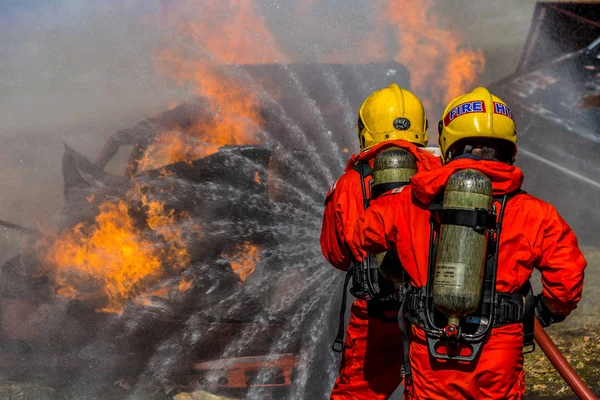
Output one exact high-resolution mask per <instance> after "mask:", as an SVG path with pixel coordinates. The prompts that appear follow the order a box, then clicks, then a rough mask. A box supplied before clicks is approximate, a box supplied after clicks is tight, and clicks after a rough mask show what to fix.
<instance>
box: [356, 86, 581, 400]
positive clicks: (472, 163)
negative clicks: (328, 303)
mask: <svg viewBox="0 0 600 400" xmlns="http://www.w3.org/2000/svg"><path fill="white" fill-rule="evenodd" d="M439 132H440V137H439V143H440V150H441V152H442V158H443V160H444V166H443V167H442V168H439V169H436V170H432V171H425V172H421V173H417V174H415V175H414V176H413V178H412V180H411V182H410V184H409V185H407V186H404V187H403V188H402V189H401V190H397V191H395V192H396V193H390V192H388V193H386V194H384V195H382V196H380V197H379V198H378V199H377V200H375V201H373V202H371V204H370V206H369V209H368V210H366V211H365V213H364V214H363V215H362V216H361V217H360V218H359V219H358V221H357V222H356V224H355V228H354V232H353V236H352V240H351V249H352V252H353V254H354V256H355V257H356V258H357V259H361V258H362V257H364V256H365V254H366V252H381V251H385V250H388V249H392V248H394V249H396V251H397V253H398V258H399V260H400V263H401V265H402V267H403V268H404V270H405V271H406V273H407V274H408V275H409V276H410V283H411V286H412V290H413V291H414V292H413V293H415V295H416V293H418V292H419V290H422V288H424V287H426V285H427V283H428V281H434V282H435V279H428V276H430V275H428V271H431V269H429V270H428V262H429V249H430V237H433V236H430V233H431V229H432V228H431V226H432V225H431V222H430V221H431V219H430V218H431V216H432V215H433V214H432V213H433V211H432V210H434V209H433V208H432V209H430V206H431V204H432V203H434V204H435V201H436V198H437V199H439V198H440V197H439V195H440V193H441V192H442V191H443V190H444V187H445V185H447V182H448V181H449V179H450V177H451V175H453V174H454V173H455V172H457V171H461V170H465V169H473V170H476V171H479V172H481V173H483V174H484V175H485V176H487V177H488V178H489V180H491V188H492V190H493V196H494V198H503V196H504V195H507V197H506V199H508V200H506V203H505V206H504V208H505V210H504V214H503V217H502V222H501V225H500V226H501V228H500V229H501V231H500V233H501V235H500V239H499V250H498V255H497V267H496V271H497V278H496V281H495V282H496V285H495V288H496V293H497V296H498V299H502V298H510V296H513V297H514V296H515V294H518V293H521V292H520V290H521V288H523V287H524V286H525V285H528V280H529V278H530V276H531V273H532V272H533V270H534V268H535V269H538V270H539V271H540V272H541V280H542V284H543V290H542V292H541V294H540V295H539V296H537V298H535V300H532V301H531V303H530V304H534V306H532V307H531V310H532V313H531V314H533V309H534V307H535V315H536V316H537V318H538V320H540V322H541V323H542V325H543V326H548V325H550V324H551V323H554V322H560V321H562V320H564V319H565V317H566V316H567V315H568V314H569V313H570V312H571V311H572V310H573V309H574V308H575V307H576V306H577V303H578V302H579V300H580V299H581V291H582V287H583V277H584V268H585V267H586V261H585V259H584V257H583V255H582V253H581V251H580V250H579V248H578V245H577V239H576V238H575V235H574V234H573V232H572V231H571V228H570V227H569V225H568V224H567V223H566V222H565V221H564V220H563V219H562V218H561V217H560V215H559V214H558V213H557V211H556V209H555V208H554V207H553V206H552V205H550V204H548V203H545V202H543V201H542V200H540V199H538V198H536V197H534V196H531V195H529V194H527V193H524V192H522V191H521V190H520V187H521V183H522V182H523V173H522V172H521V170H520V169H519V168H517V167H515V166H513V165H512V164H513V162H514V159H515V156H516V154H517V145H516V143H517V135H516V131H515V124H514V120H513V116H512V113H511V111H510V109H509V108H508V106H507V105H506V104H505V103H504V102H503V101H502V100H501V99H499V98H498V97H496V96H494V95H492V94H490V93H489V91H488V90H487V89H485V88H482V87H479V88H476V89H475V90H473V92H471V93H468V94H466V95H463V96H460V97H458V98H456V99H455V100H453V101H452V102H451V103H450V104H449V105H448V107H447V108H446V110H445V112H444V114H443V116H442V120H441V121H440V124H439ZM550 184H551V183H550ZM437 201H439V200H437ZM494 203H495V204H497V205H498V206H499V204H500V203H499V202H498V201H496V200H495V201H494ZM499 215H500V212H499V213H498V215H497V216H496V218H498V219H499V218H500V217H499ZM492 218H493V217H492ZM493 223H497V221H496V220H493ZM441 232H442V234H443V232H444V231H443V226H442V231H441ZM437 254H439V253H437ZM432 257H433V256H432ZM435 276H436V279H437V275H435ZM421 293H422V292H421ZM522 299H523V297H519V302H520V301H521V300H522ZM413 304H421V303H418V302H411V301H409V302H408V305H409V307H408V311H407V314H406V315H412V314H411V312H414V313H415V314H414V315H417V317H415V321H418V322H413V323H412V324H410V325H409V327H408V328H407V329H408V332H409V333H410V357H409V360H410V364H409V365H410V369H411V370H412V371H411V372H412V384H410V385H409V386H407V387H406V389H405V398H408V399H440V400H441V399H522V398H523V397H524V392H525V381H524V371H523V340H524V335H523V331H524V327H525V326H526V322H525V321H526V320H525V319H522V318H521V319H520V317H518V316H517V315H520V314H519V313H514V314H512V315H511V316H509V315H508V314H506V315H503V312H501V310H498V311H497V317H495V322H494V324H492V328H491V332H490V333H488V334H487V336H486V337H485V339H484V340H483V343H482V345H481V350H480V351H479V354H478V356H477V358H475V360H473V361H471V362H462V361H456V360H447V359H439V358H435V357H432V351H433V350H431V349H429V348H428V342H427V341H426V337H427V335H428V334H430V333H426V331H425V330H424V329H423V327H424V326H426V324H427V322H423V320H422V319H419V317H418V315H419V314H418V313H419V312H421V313H422V312H423V308H421V309H414V308H413V306H412V305H413ZM421 307H422V306H421ZM523 308H524V309H525V308H527V305H523ZM420 315H422V314H420ZM409 321H411V320H410V318H409ZM499 321H503V322H502V323H499ZM411 322H412V321H411ZM391 351H393V350H391ZM459 351H460V354H461V355H462V354H468V353H469V351H470V350H469V349H464V348H462V347H460V348H459ZM463 351H464V353H463Z"/></svg>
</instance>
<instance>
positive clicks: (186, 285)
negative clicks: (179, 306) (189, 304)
mask: <svg viewBox="0 0 600 400" xmlns="http://www.w3.org/2000/svg"><path fill="white" fill-rule="evenodd" d="M191 287H192V281H191V280H189V281H188V280H187V279H182V280H181V281H180V282H179V286H178V289H179V291H180V292H185V291H187V290H188V289H189V288H191Z"/></svg>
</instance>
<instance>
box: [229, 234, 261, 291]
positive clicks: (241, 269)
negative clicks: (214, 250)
mask: <svg viewBox="0 0 600 400" xmlns="http://www.w3.org/2000/svg"><path fill="white" fill-rule="evenodd" d="M259 253H260V247H259V246H257V245H253V244H250V243H249V242H244V243H243V244H241V245H239V246H237V247H236V249H235V250H234V252H233V254H231V255H229V254H222V255H221V256H222V257H223V258H224V259H226V260H227V261H229V263H230V264H231V268H232V269H233V272H235V273H236V274H237V275H238V276H239V277H240V280H241V281H242V282H244V281H245V280H246V278H247V277H248V276H249V275H251V274H252V273H254V270H255V269H256V263H257V262H258V261H260V254H259Z"/></svg>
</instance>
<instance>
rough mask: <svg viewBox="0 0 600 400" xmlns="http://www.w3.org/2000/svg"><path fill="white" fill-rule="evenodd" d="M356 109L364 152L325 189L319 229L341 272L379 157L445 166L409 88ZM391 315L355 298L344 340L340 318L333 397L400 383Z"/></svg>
mask: <svg viewBox="0 0 600 400" xmlns="http://www.w3.org/2000/svg"><path fill="white" fill-rule="evenodd" d="M358 114H359V116H358V125H357V132H358V139H359V144H360V150H361V151H360V153H359V154H358V155H353V156H352V157H351V158H350V160H349V161H348V164H347V166H346V168H345V170H344V174H343V175H342V176H341V177H340V178H339V179H338V180H337V182H336V183H334V185H333V186H332V188H331V189H330V190H329V192H328V193H327V197H326V200H325V211H324V217H323V226H322V230H321V248H322V251H323V255H324V256H325V258H326V259H327V260H328V261H329V262H330V263H331V264H332V265H333V266H334V267H336V268H338V269H340V270H342V271H347V270H348V268H349V267H350V265H351V263H352V262H353V258H352V254H351V252H350V249H349V248H348V241H349V239H350V234H351V233H352V228H353V225H354V222H355V221H356V218H357V217H358V216H359V215H360V214H361V213H362V212H363V210H364V207H365V206H367V203H368V200H369V198H370V196H371V193H370V187H371V185H370V182H371V180H372V176H371V175H372V174H371V171H372V168H373V163H374V159H375V157H376V156H377V155H378V154H380V153H381V152H383V151H384V150H386V149H390V148H392V147H396V148H400V149H403V150H406V151H407V152H409V153H410V154H412V156H414V160H415V169H416V170H421V171H423V170H424V171H427V170H431V169H433V168H437V167H440V166H441V161H440V158H439V152H438V153H437V154H436V150H437V148H436V149H432V148H425V146H426V145H427V132H426V130H427V120H426V118H425V113H424V110H423V105H422V103H421V101H420V100H419V99H418V98H417V97H416V96H415V95H414V94H413V93H411V92H410V91H408V90H406V89H403V88H400V87H399V86H398V85H396V84H392V85H390V86H388V87H386V88H383V89H381V90H378V91H375V92H374V93H373V94H371V95H370V96H369V97H368V98H367V99H366V100H365V101H364V103H363V104H362V106H361V107H360V110H359V113H358ZM411 158H412V157H411ZM344 295H345V291H344ZM344 303H345V300H344ZM370 303H373V302H371V301H370ZM344 307H345V306H344ZM388 314H389V317H391V319H392V321H393V322H385V321H384V320H382V319H381V318H380V317H370V316H369V312H368V310H367V301H365V300H363V299H357V300H356V301H355V302H354V304H353V305H352V307H351V317H350V322H349V325H348V327H347V329H346V339H345V342H344V341H343V336H344V330H343V322H341V323H340V333H339V334H338V340H339V343H340V344H341V343H344V346H343V348H344V353H343V355H342V360H341V364H340V370H339V376H338V378H337V380H336V382H335V386H334V388H333V392H332V394H331V399H358V398H361V399H362V398H368V399H385V398H387V397H389V396H390V394H391V393H392V392H393V391H394V390H395V389H396V387H397V386H398V385H399V384H400V382H401V378H400V370H401V365H402V364H401V361H400V360H395V359H393V358H390V357H389V354H390V351H392V352H401V351H402V341H401V338H400V335H399V329H398V324H397V323H396V322H395V320H396V316H397V310H395V311H393V310H392V311H389V312H388ZM342 316H343V310H342ZM342 318H343V317H342ZM340 336H341V338H340Z"/></svg>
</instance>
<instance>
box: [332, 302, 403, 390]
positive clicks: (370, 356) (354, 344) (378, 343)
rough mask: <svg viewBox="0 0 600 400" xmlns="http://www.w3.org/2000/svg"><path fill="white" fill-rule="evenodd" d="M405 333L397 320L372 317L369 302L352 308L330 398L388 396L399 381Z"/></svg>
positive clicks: (355, 303)
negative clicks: (369, 313) (403, 333)
mask: <svg viewBox="0 0 600 400" xmlns="http://www.w3.org/2000/svg"><path fill="white" fill-rule="evenodd" d="M401 367H402V336H401V333H400V328H398V323H396V322H383V321H381V320H380V319H378V318H369V317H368V315H367V302H366V301H364V300H356V301H355V302H354V304H353V305H352V307H351V309H350V322H349V323H348V327H347V328H346V342H345V349H344V354H343V355H342V360H341V363H340V373H339V376H338V378H337V380H336V381H335V385H334V387H333V391H332V393H331V397H330V398H331V400H363V399H365V400H367V399H369V400H371V399H372V400H378V399H382V400H383V399H387V398H388V397H389V396H390V395H391V394H392V393H393V392H394V390H396V388H397V387H398V385H400V383H401V381H402V379H401Z"/></svg>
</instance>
